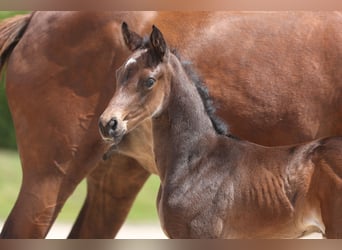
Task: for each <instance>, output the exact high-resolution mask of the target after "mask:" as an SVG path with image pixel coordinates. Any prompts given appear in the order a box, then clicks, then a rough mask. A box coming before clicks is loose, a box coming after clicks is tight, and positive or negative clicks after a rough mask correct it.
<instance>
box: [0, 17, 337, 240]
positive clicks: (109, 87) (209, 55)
mask: <svg viewBox="0 0 342 250" xmlns="http://www.w3.org/2000/svg"><path fill="white" fill-rule="evenodd" d="M341 19H342V18H341V14H340V13H338V12H337V13H335V12H326V13H319V12H314V13H310V12H298V13H297V12H295V13H291V12H286V13H281V12H280V13H225V12H213V13H211V12H209V13H208V12H193V13H187V12H186V13H183V12H182V13H181V12H127V13H126V12H124V13H122V12H100V13H98V12H35V13H33V16H32V17H30V16H23V17H19V18H17V19H16V20H12V21H5V22H3V23H2V24H1V27H2V28H0V30H1V32H0V33H1V34H0V47H1V61H2V63H3V62H4V60H5V59H6V58H9V60H8V65H7V83H6V93H7V97H8V100H9V106H10V110H11V113H12V117H13V120H14V125H15V129H16V136H17V142H18V148H19V152H20V157H21V162H22V169H23V181H22V187H21V189H20V193H19V196H18V199H17V202H16V204H15V206H14V208H13V210H12V211H11V214H10V215H9V217H8V219H7V221H6V223H5V225H4V228H3V230H2V234H1V236H2V237H12V238H14V237H20V238H29V237H39V238H40V237H44V236H45V235H46V233H47V232H48V230H49V228H50V226H51V225H52V223H53V221H54V220H55V218H56V216H57V214H58V213H59V211H60V209H61V207H62V206H63V204H64V202H65V200H66V199H67V198H68V197H69V195H70V194H71V193H72V192H73V190H74V188H75V187H76V186H77V185H78V183H79V182H80V181H81V180H82V179H84V178H87V186H88V189H87V197H86V201H85V203H84V205H83V208H82V211H81V212H80V214H79V217H78V219H77V221H76V224H75V225H74V227H73V229H72V231H71V233H70V236H69V237H82V238H87V237H88V238H111V237H114V236H115V234H116V233H117V231H118V230H119V228H120V226H121V225H122V223H123V222H124V220H125V217H126V215H127V213H128V211H129V209H130V207H131V205H132V203H133V201H134V198H135V196H136V194H137V193H138V192H139V190H140V189H141V187H142V185H143V184H144V183H145V181H146V179H147V178H148V176H149V175H150V173H151V172H156V170H155V168H154V163H153V157H152V154H151V153H150V152H151V145H150V143H148V142H151V140H150V137H151V132H149V130H148V128H149V126H150V124H148V121H147V122H146V124H144V125H143V126H142V127H139V128H137V130H135V131H132V132H131V134H130V135H129V136H127V137H125V139H124V141H122V143H121V150H123V151H125V152H124V153H125V154H126V155H123V154H114V155H112V156H111V158H110V159H109V160H108V161H103V160H102V155H103V153H104V152H105V150H106V148H105V144H104V143H103V142H102V139H101V137H100V135H99V132H98V117H99V116H100V114H101V112H102V111H103V110H104V108H105V107H106V106H107V104H108V102H109V100H110V98H111V97H112V96H113V93H114V86H113V79H114V78H115V69H116V68H118V67H119V65H121V64H122V63H123V61H124V58H126V57H127V56H128V55H129V50H127V48H126V46H125V45H124V41H123V39H122V35H121V23H122V21H126V22H127V23H128V24H129V25H131V26H132V27H136V31H137V32H139V33H141V34H144V33H145V34H147V32H149V30H150V27H151V25H152V24H153V23H155V24H156V25H158V27H160V28H161V29H162V30H163V31H164V34H165V38H166V39H167V40H168V41H169V43H170V45H172V46H174V47H177V48H178V50H179V52H180V53H181V54H182V55H183V56H184V58H187V59H189V60H191V61H192V62H193V63H194V67H195V68H197V69H198V70H200V72H201V73H202V75H203V77H204V78H205V79H206V80H207V82H206V85H207V86H208V88H209V90H210V91H211V93H212V96H213V97H214V99H215V101H217V102H218V104H219V105H220V107H219V109H218V112H219V115H220V116H221V117H222V118H224V119H225V121H227V122H228V123H229V124H230V126H231V131H232V132H233V133H234V134H236V135H237V136H239V137H241V138H245V139H249V140H251V141H253V142H257V143H260V144H264V145H280V144H289V143H296V142H300V141H305V140H309V139H313V138H316V137H318V136H319V137H320V136H327V135H335V134H341V132H342V119H341V118H342V110H341V108H340V107H341V100H342V98H341V96H342V93H341V87H342V83H341V79H342V74H341V67H340V65H341V58H342V56H341V54H342V52H341V51H342V49H341V46H342V42H341V41H342V28H341V27H342V22H341ZM184 24H187V25H184ZM183 34H188V35H187V36H186V37H185V36H183ZM4 52H5V53H4ZM208 65H210V67H208ZM213 69H215V70H213ZM123 143H125V144H123ZM124 146H125V147H124ZM141 148H143V149H142V150H141ZM142 152H144V153H145V154H142ZM127 155H128V156H127ZM0 195H1V194H0Z"/></svg>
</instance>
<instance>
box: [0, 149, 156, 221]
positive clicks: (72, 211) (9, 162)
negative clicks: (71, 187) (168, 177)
mask: <svg viewBox="0 0 342 250" xmlns="http://www.w3.org/2000/svg"><path fill="white" fill-rule="evenodd" d="M21 176H22V175H21V165H20V160H19V156H18V153H17V152H16V151H11V150H4V149H0V220H1V221H4V220H5V219H6V218H7V216H8V214H9V213H10V210H11V209H12V207H13V205H14V203H15V200H16V198H17V196H18V193H19V189H20V184H21ZM158 187H159V179H158V177H156V176H152V177H150V179H149V180H148V181H147V182H146V184H145V185H144V187H143V189H142V190H141V192H140V193H139V195H138V197H137V199H136V201H135V203H134V205H133V208H132V209H131V211H130V213H129V215H128V218H127V222H128V223H143V222H148V223H157V222H158V216H157V209H156V197H157V192H158ZM85 192H86V184H85V182H84V181H83V182H82V183H81V184H80V185H79V186H78V187H77V189H76V190H75V192H74V193H73V195H72V196H71V197H70V198H69V199H68V201H67V202H66V204H65V206H64V207H63V209H62V211H61V212H60V214H59V216H58V218H57V222H64V223H65V222H69V223H72V222H73V221H75V219H76V217H77V214H78V212H79V210H80V208H81V206H82V204H83V201H84V197H85Z"/></svg>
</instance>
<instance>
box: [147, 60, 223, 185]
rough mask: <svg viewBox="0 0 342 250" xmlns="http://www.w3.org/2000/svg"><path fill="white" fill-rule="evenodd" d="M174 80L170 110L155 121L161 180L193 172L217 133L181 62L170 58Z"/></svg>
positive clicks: (169, 104)
mask: <svg viewBox="0 0 342 250" xmlns="http://www.w3.org/2000/svg"><path fill="white" fill-rule="evenodd" d="M170 56H171V58H170V60H171V64H170V65H171V67H172V70H171V72H172V76H171V79H170V95H169V102H168V106H167V107H166V109H165V110H164V112H163V113H162V114H161V115H160V116H159V117H158V118H156V119H154V120H153V136H154V151H155V157H156V162H157V166H158V168H159V169H158V170H159V173H160V177H161V180H162V181H163V179H165V178H167V176H169V177H171V178H172V179H174V178H175V176H176V178H177V176H178V177H180V176H182V175H183V174H186V173H187V172H188V171H190V169H191V167H192V165H193V164H195V162H196V159H197V158H198V157H199V154H200V152H201V151H202V150H200V147H202V146H203V145H205V144H206V143H205V142H207V141H208V140H213V138H214V137H215V134H216V132H215V130H214V128H213V125H212V122H211V120H210V118H209V116H208V114H207V112H206V110H205V108H204V105H203V101H202V99H201V97H200V95H199V93H198V91H197V89H196V86H195V84H194V83H193V82H191V80H190V78H189V76H188V75H187V73H186V72H185V70H184V68H183V66H182V65H181V63H180V62H179V60H178V59H177V58H176V56H174V55H173V54H171V55H170Z"/></svg>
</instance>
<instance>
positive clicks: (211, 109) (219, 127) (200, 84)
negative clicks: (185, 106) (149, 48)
mask: <svg viewBox="0 0 342 250" xmlns="http://www.w3.org/2000/svg"><path fill="white" fill-rule="evenodd" d="M171 53H172V54H174V55H175V56H176V57H177V58H178V60H179V61H180V62H181V64H182V67H183V69H184V71H185V73H186V74H187V76H188V77H189V79H190V81H192V82H193V83H194V84H195V86H196V89H197V92H198V94H199V95H200V97H201V99H202V102H203V105H204V109H205V111H206V112H207V114H208V116H209V118H210V120H211V123H212V124H213V127H214V129H215V131H216V132H217V133H218V134H220V135H227V136H229V135H230V132H229V127H228V125H227V124H226V123H225V122H224V121H222V119H221V118H219V117H218V116H217V115H216V107H215V105H214V101H213V99H212V98H211V96H210V94H209V90H208V88H207V86H206V85H205V83H204V81H203V79H202V78H201V76H200V75H199V74H198V73H197V72H196V71H195V69H194V67H193V64H192V63H191V62H190V61H184V60H182V59H181V57H180V55H179V53H178V52H177V50H176V49H172V50H171Z"/></svg>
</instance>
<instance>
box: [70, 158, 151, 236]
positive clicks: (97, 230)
mask: <svg viewBox="0 0 342 250" xmlns="http://www.w3.org/2000/svg"><path fill="white" fill-rule="evenodd" d="M108 163H109V164H108ZM149 176H150V173H148V172H147V171H146V170H144V169H143V168H142V167H141V166H140V164H138V163H137V162H136V161H135V160H134V159H132V158H130V157H126V156H123V155H119V154H115V155H113V156H112V157H111V159H110V160H108V162H105V163H100V164H99V166H98V167H97V168H96V169H95V170H94V171H93V172H92V173H91V174H90V175H89V176H88V177H87V185H88V189H87V197H86V201H85V203H84V205H83V207H82V210H81V212H80V214H79V216H78V218H77V221H76V223H75V225H74V226H73V228H72V231H71V233H70V235H69V238H113V237H115V235H116V234H117V232H118V231H119V229H120V227H121V225H122V224H123V222H124V220H125V218H126V216H127V214H128V212H129V210H130V208H131V206H132V204H133V201H134V199H135V197H136V195H137V193H138V192H139V191H140V189H141V187H142V185H143V184H144V183H145V181H146V180H147V178H148V177H149Z"/></svg>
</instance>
